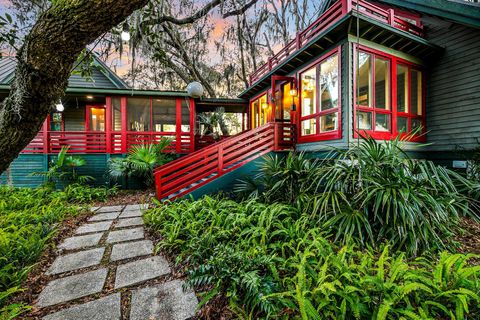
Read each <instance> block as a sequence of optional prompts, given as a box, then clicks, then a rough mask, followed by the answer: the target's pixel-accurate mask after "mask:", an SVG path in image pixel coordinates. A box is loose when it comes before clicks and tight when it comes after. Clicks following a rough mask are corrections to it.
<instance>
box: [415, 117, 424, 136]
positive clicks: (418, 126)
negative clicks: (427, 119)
mask: <svg viewBox="0 0 480 320" xmlns="http://www.w3.org/2000/svg"><path fill="white" fill-rule="evenodd" d="M422 126H423V125H422V121H421V120H419V119H412V131H416V130H418V132H417V133H421V130H420V129H419V128H421V127H422Z"/></svg>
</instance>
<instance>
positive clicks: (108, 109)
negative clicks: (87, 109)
mask: <svg viewBox="0 0 480 320" xmlns="http://www.w3.org/2000/svg"><path fill="white" fill-rule="evenodd" d="M105 143H106V150H107V153H108V154H111V153H112V97H106V98H105Z"/></svg>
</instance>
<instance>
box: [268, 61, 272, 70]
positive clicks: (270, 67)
mask: <svg viewBox="0 0 480 320" xmlns="http://www.w3.org/2000/svg"><path fill="white" fill-rule="evenodd" d="M271 70H272V58H268V71H271Z"/></svg>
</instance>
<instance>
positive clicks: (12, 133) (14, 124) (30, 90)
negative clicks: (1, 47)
mask: <svg viewBox="0 0 480 320" xmlns="http://www.w3.org/2000/svg"><path fill="white" fill-rule="evenodd" d="M147 3H148V0H57V1H56V3H55V4H54V5H52V7H50V9H48V10H47V11H46V12H45V13H43V14H42V15H41V16H40V17H39V19H38V21H37V22H36V24H35V25H34V27H33V28H32V30H31V31H30V34H29V35H28V36H27V37H26V38H25V41H24V43H23V45H22V47H21V48H20V50H19V51H18V53H17V60H18V63H17V67H16V70H15V79H14V80H13V83H12V86H11V90H10V94H9V96H8V97H7V98H6V99H5V101H4V102H3V103H2V104H1V105H0V155H1V156H0V173H2V172H4V171H5V170H6V169H7V168H8V166H9V165H10V163H11V162H12V161H13V160H14V159H15V158H16V157H17V156H18V154H19V153H20V152H21V151H22V150H23V149H24V148H25V147H26V146H27V145H28V144H29V142H30V141H31V140H32V139H33V138H34V137H35V136H36V134H37V133H38V131H39V130H40V128H41V126H42V123H43V122H44V120H45V118H46V117H47V115H48V114H49V112H50V111H51V110H52V108H53V106H54V104H55V103H56V102H58V101H59V99H60V98H61V97H62V96H63V94H64V92H65V89H66V87H67V84H68V78H69V77H70V73H71V69H72V67H73V65H74V63H75V61H76V60H77V58H78V55H79V54H80V52H81V51H82V50H83V49H84V48H85V46H86V45H88V44H89V43H91V42H93V41H94V40H95V39H97V38H98V37H100V36H101V35H102V34H104V33H105V32H107V31H109V30H110V29H111V28H112V27H114V26H116V25H118V24H119V23H121V22H122V21H123V20H124V19H125V18H126V17H128V16H129V15H130V14H131V13H132V12H133V11H135V10H137V9H140V8H142V7H143V6H145V5H146V4H147Z"/></svg>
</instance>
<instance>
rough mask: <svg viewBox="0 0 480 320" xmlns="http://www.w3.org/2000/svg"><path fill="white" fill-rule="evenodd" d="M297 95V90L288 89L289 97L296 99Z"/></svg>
mask: <svg viewBox="0 0 480 320" xmlns="http://www.w3.org/2000/svg"><path fill="white" fill-rule="evenodd" d="M297 94H298V91H297V88H295V87H293V88H292V89H290V96H292V97H296V96H297Z"/></svg>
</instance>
